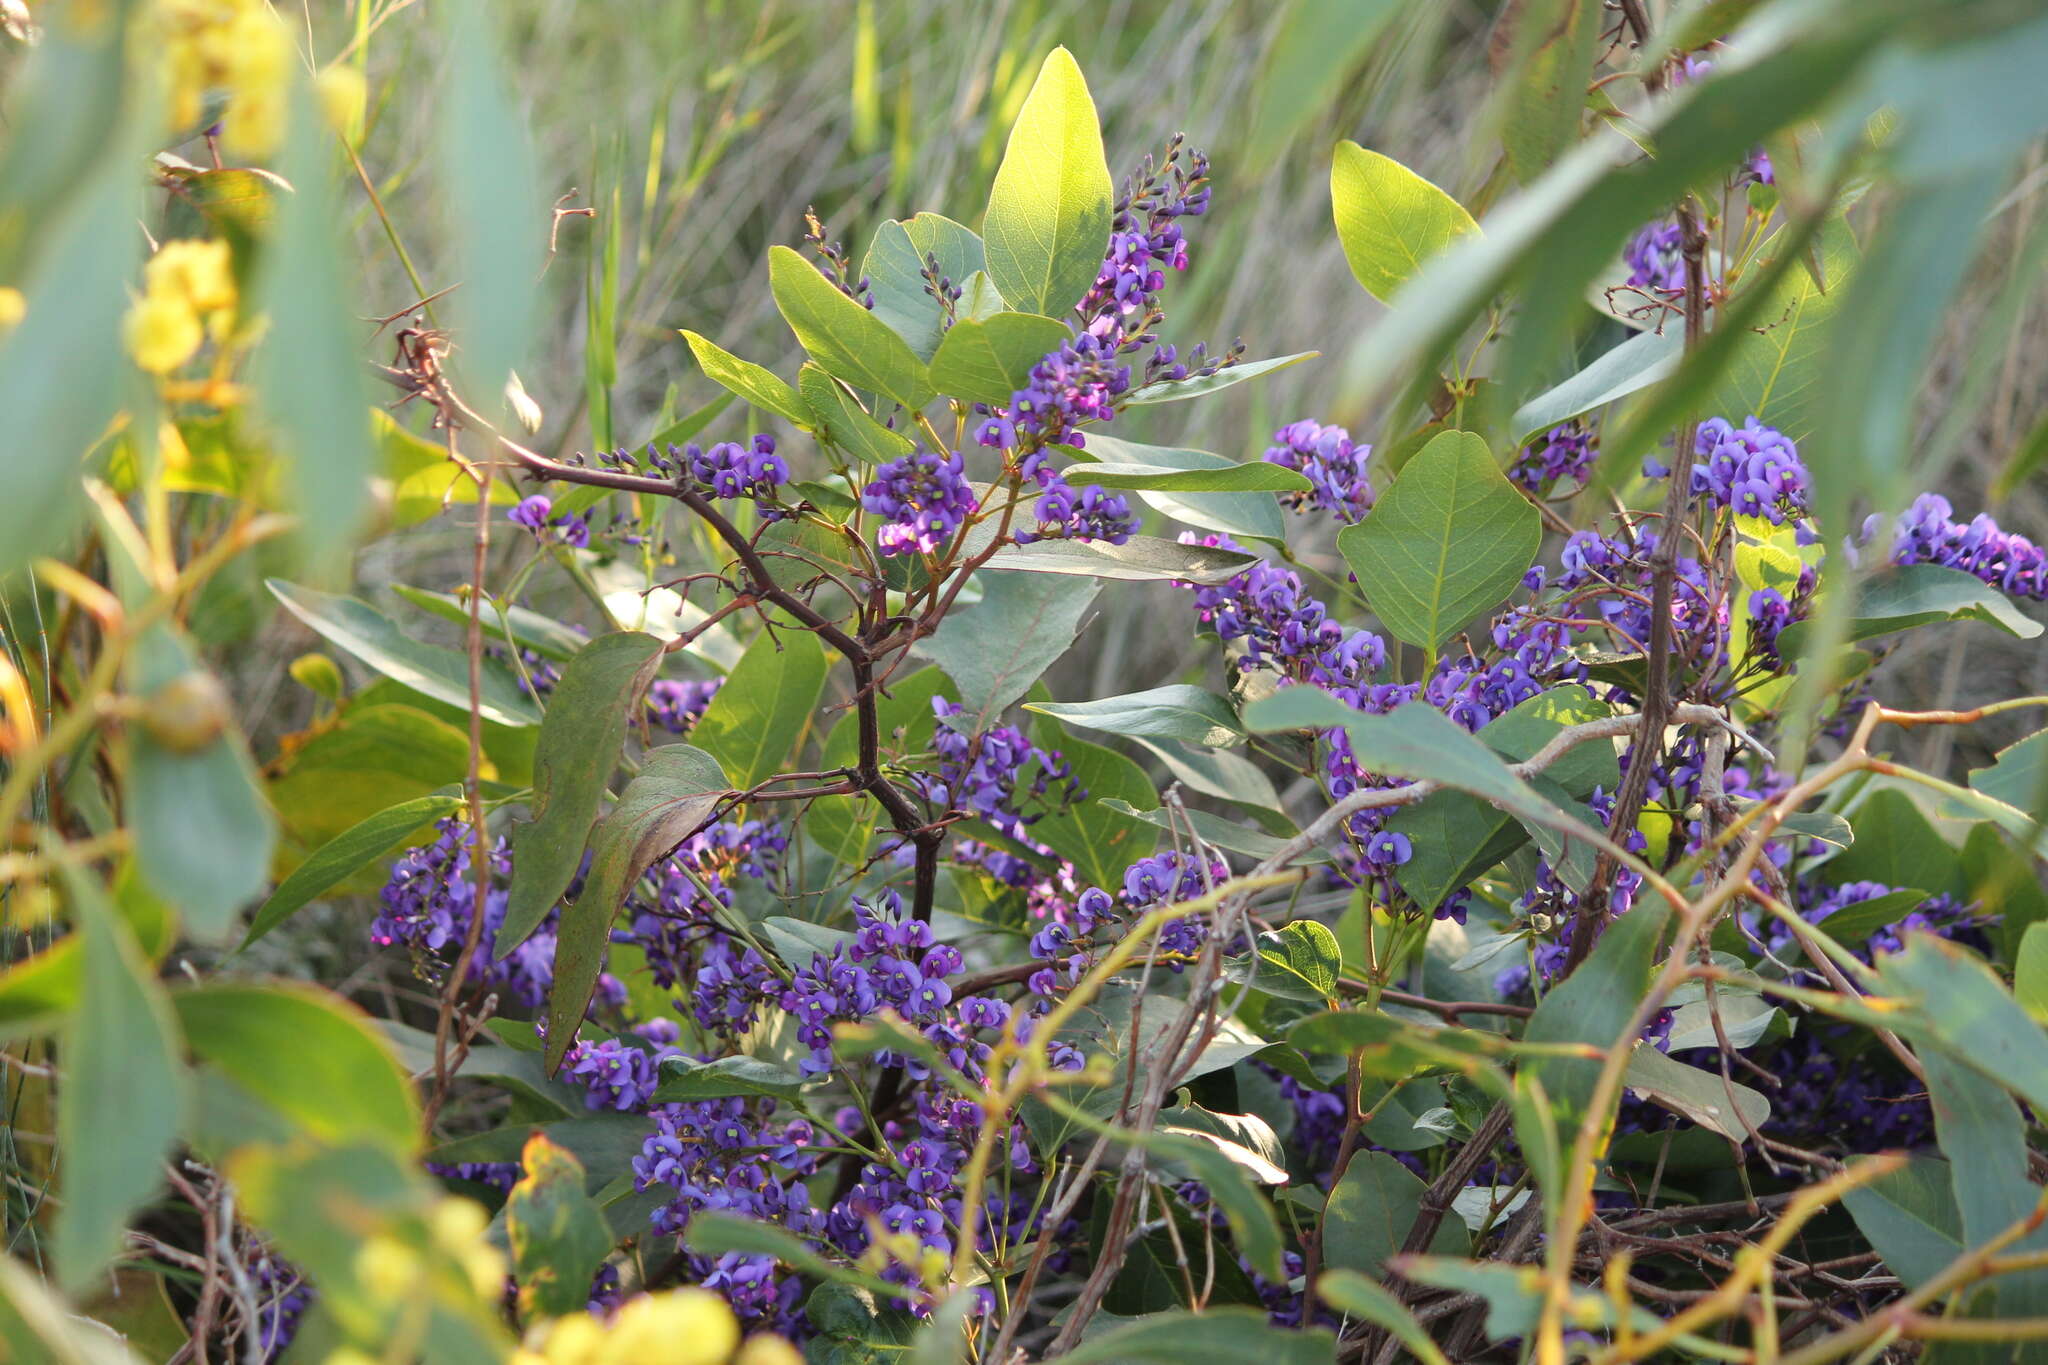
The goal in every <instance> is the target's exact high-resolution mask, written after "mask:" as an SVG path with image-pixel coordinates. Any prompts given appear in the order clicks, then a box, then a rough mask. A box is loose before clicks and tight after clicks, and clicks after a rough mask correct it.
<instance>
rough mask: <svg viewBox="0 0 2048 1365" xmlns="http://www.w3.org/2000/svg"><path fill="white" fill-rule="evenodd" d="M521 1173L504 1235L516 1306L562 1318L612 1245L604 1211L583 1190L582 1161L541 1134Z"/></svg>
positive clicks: (583, 1297)
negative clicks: (516, 1293) (515, 1286)
mask: <svg viewBox="0 0 2048 1365" xmlns="http://www.w3.org/2000/svg"><path fill="white" fill-rule="evenodd" d="M519 1165H520V1169H521V1172H522V1175H521V1178H520V1181H519V1183H518V1184H516V1185H514V1186H513V1187H512V1192H511V1194H510V1195H508V1196H507V1197H506V1199H505V1239H506V1241H507V1242H508V1243H509V1244H510V1245H511V1248H512V1272H513V1275H514V1277H515V1278H516V1279H517V1280H518V1282H519V1307H520V1311H521V1312H524V1313H528V1314H539V1315H541V1316H544V1317H551V1318H552V1317H560V1316H561V1315H562V1314H564V1313H574V1312H578V1311H580V1310H581V1309H582V1308H583V1306H584V1303H585V1302H586V1301H587V1300H588V1299H589V1297H590V1277H591V1276H592V1275H595V1274H596V1273H597V1267H598V1263H599V1262H601V1261H603V1260H604V1258H605V1256H606V1254H607V1253H608V1252H610V1251H611V1249H612V1234H611V1229H610V1228H609V1227H607V1226H606V1225H605V1221H604V1211H603V1210H602V1209H600V1208H598V1206H597V1202H596V1201H595V1200H593V1199H592V1198H591V1197H590V1196H589V1195H588V1194H586V1193H585V1192H584V1188H583V1186H584V1175H583V1163H582V1162H580V1161H578V1160H577V1159H576V1156H575V1154H574V1153H573V1152H569V1151H567V1150H565V1149H563V1148H561V1147H557V1146H556V1145H555V1144H554V1143H552V1142H549V1141H548V1140H547V1137H546V1136H545V1135H543V1134H541V1133H535V1134H534V1135H533V1136H532V1137H531V1138H529V1139H528V1140H527V1143H526V1149H525V1150H524V1151H522V1152H521V1153H520V1154H519Z"/></svg>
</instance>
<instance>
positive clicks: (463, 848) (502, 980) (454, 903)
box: [370, 816, 625, 1008]
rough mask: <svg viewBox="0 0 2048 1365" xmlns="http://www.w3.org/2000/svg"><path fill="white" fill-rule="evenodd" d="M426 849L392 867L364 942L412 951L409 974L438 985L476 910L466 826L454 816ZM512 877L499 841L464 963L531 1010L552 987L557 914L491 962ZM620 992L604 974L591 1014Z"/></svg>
mask: <svg viewBox="0 0 2048 1365" xmlns="http://www.w3.org/2000/svg"><path fill="white" fill-rule="evenodd" d="M435 831H436V833H435V837H434V839H433V841H432V842H430V843H426V844H421V845H419V846H418V847H415V848H411V849H408V850H406V852H405V853H404V854H403V855H401V856H400V857H399V859H398V860H397V861H396V862H395V863H393V864H392V865H391V875H390V879H389V880H388V881H386V882H385V884H384V889H383V890H382V891H381V892H380V893H379V900H380V903H381V909H380V910H379V911H378V914H377V918H376V919H375V921H373V922H372V923H371V925H370V941H371V942H373V943H375V944H377V945H378V946H379V947H392V946H394V945H399V944H402V945H404V946H405V947H407V948H409V949H411V950H412V953H413V960H414V965H415V970H417V971H418V972H419V973H420V974H421V975H422V976H424V977H426V978H427V979H428V980H432V981H438V980H440V979H441V976H442V974H443V973H445V972H446V970H447V969H448V967H449V965H450V959H452V958H453V957H454V956H455V955H456V954H458V953H460V952H461V950H462V944H463V942H464V940H465V939H466V938H467V936H468V934H469V931H470V921H471V917H472V915H473V912H474V907H475V904H476V883H475V880H474V879H473V878H472V877H471V876H470V868H469V840H470V833H469V825H468V824H467V823H466V822H464V821H462V820H459V819H456V818H454V817H452V816H451V817H449V818H447V819H444V820H441V821H440V822H438V823H437V824H436V825H435ZM511 876H512V854H511V850H510V849H509V848H508V847H507V846H506V844H505V841H504V840H502V839H500V840H498V841H497V842H496V843H495V844H494V845H493V846H492V849H491V876H490V887H489V894H488V895H487V897H486V899H485V901H484V917H483V926H482V928H481V930H480V931H479V932H478V934H477V944H476V951H475V952H474V953H473V954H472V955H471V956H470V962H469V980H471V981H473V982H475V983H477V984H478V985H481V986H486V987H489V988H490V989H492V990H496V991H499V992H501V993H502V994H504V995H505V996H507V997H508V998H510V999H512V1000H515V1001H517V1002H518V1003H520V1004H522V1005H525V1006H528V1007H535V1006H538V1005H540V1004H542V1003H543V1002H545V1001H546V999H547V995H548V988H549V987H550V986H551V985H553V983H554V959H555V926H556V923H557V920H558V918H559V915H560V912H559V911H556V910H550V911H549V912H548V915H547V918H546V919H544V920H542V921H541V923H540V927H539V928H537V929H535V930H534V931H533V933H532V934H531V935H529V936H528V937H527V939H526V941H525V942H523V943H521V944H520V945H519V946H518V947H516V948H514V949H513V950H512V951H511V952H510V953H509V954H507V955H506V957H505V959H504V961H502V962H499V961H493V958H494V956H495V951H496V942H497V934H498V928H499V926H500V925H502V924H503V923H504V922H505V902H506V897H507V895H508V887H509V885H510V881H511ZM624 1000H625V988H624V987H623V986H621V985H620V984H619V982H618V981H617V980H616V979H615V978H613V977H611V976H609V975H607V976H604V977H602V978H600V980H599V984H598V989H597V996H596V998H595V1000H594V1001H593V1005H592V1008H598V1007H615V1006H617V1005H619V1004H620V1003H622V1002H623V1001H624Z"/></svg>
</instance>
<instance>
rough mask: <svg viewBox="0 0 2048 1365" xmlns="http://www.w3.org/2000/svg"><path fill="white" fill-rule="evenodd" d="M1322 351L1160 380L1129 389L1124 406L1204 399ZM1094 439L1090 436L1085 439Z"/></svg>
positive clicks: (1305, 352)
mask: <svg viewBox="0 0 2048 1365" xmlns="http://www.w3.org/2000/svg"><path fill="white" fill-rule="evenodd" d="M1321 354H1322V352H1321V351H1296V352H1295V353H1294V354H1293V355H1280V356H1273V357H1272V358H1270V359H1267V360H1240V361H1238V362H1237V363H1236V364H1235V365H1226V366H1224V367H1223V368H1222V369H1220V370H1218V371H1216V373H1214V374H1202V375H1189V376H1188V377H1187V378H1186V379H1162V380H1160V381H1158V382H1157V383H1154V384H1147V385H1145V386H1144V387H1143V388H1138V389H1132V390H1131V392H1130V395H1129V396H1128V397H1127V398H1125V399H1124V406H1125V407H1130V408H1142V407H1149V406H1150V405H1151V404H1153V403H1178V402H1180V401H1181V400H1182V399H1184V398H1206V397H1208V396H1209V395H1210V394H1212V393H1215V392H1217V391H1218V390H1219V389H1227V388H1229V387H1230V386H1231V385H1233V384H1242V383H1244V381H1245V380H1247V379H1257V378H1259V377H1260V376H1262V375H1268V374H1271V373H1273V371H1275V370H1284V369H1286V368H1287V367H1288V366H1289V365H1298V364H1300V363H1301V362H1302V361H1304V360H1314V359H1315V358H1316V357H1317V356H1319V355H1321ZM1088 439H1089V440H1091V441H1092V440H1094V439H1095V438H1094V437H1093V436H1091V437H1089V438H1088Z"/></svg>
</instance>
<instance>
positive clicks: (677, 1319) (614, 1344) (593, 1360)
mask: <svg viewBox="0 0 2048 1365" xmlns="http://www.w3.org/2000/svg"><path fill="white" fill-rule="evenodd" d="M756 1340H760V1341H776V1340H779V1338H756ZM739 1344H740V1324H739V1319H738V1318H736V1317H734V1316H733V1312H732V1308H731V1306H730V1305H728V1304H727V1303H726V1301H725V1300H724V1299H722V1298H720V1297H719V1296H718V1295H716V1294H714V1293H712V1292H711V1291H709V1290H707V1289H670V1290H666V1291H664V1292H662V1293H659V1294H647V1295H643V1296H641V1297H640V1298H636V1299H631V1300H629V1301H628V1302H627V1303H626V1304H625V1306H624V1307H622V1308H620V1309H619V1312H618V1316H616V1317H615V1318H613V1319H612V1321H611V1324H610V1325H609V1326H607V1325H605V1324H604V1323H602V1322H600V1321H598V1320H597V1319H596V1318H593V1317H591V1316H590V1315H589V1314H588V1313H576V1314H573V1315H571V1316H569V1317H565V1318H560V1319H558V1320H556V1322H555V1323H554V1324H553V1325H552V1326H550V1327H549V1328H548V1333H547V1338H546V1340H545V1341H543V1342H542V1343H541V1345H540V1349H539V1351H538V1352H533V1351H527V1352H524V1353H522V1354H523V1356H524V1357H526V1358H527V1359H531V1360H533V1361H535V1362H540V1361H545V1362H546V1365H727V1362H728V1361H730V1360H732V1355H733V1352H734V1351H735V1350H737V1349H738V1348H739ZM783 1345H784V1346H785V1347H786V1346H787V1343H783ZM748 1346H749V1349H750V1350H753V1349H756V1348H754V1345H753V1343H752V1342H749V1343H748ZM762 1349H767V1348H762ZM742 1358H743V1359H744V1360H747V1361H748V1362H749V1365H782V1363H783V1361H785V1360H787V1359H789V1357H787V1356H775V1355H756V1356H745V1355H743V1357H742ZM522 1365H523V1362H522Z"/></svg>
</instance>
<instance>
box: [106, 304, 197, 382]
mask: <svg viewBox="0 0 2048 1365" xmlns="http://www.w3.org/2000/svg"><path fill="white" fill-rule="evenodd" d="M122 339H123V340H124V341H125V342H126V343H127V346H128V354H129V355H131V356H133V357H134V358H135V363H136V364H137V365H140V366H141V367H142V368H143V369H145V370H147V371H149V372H150V373H151V374H169V373H170V372H171V371H172V370H175V369H177V368H178V367H179V366H180V365H182V364H184V363H185V362H186V361H188V360H190V359H191V358H192V357H193V355H194V354H195V353H196V352H197V351H198V350H199V343H201V342H202V341H204V340H206V329H205V328H204V327H202V326H200V324H199V314H198V312H197V311H195V310H194V309H193V307H192V303H191V301H190V300H189V299H186V298H183V297H181V296H179V295H175V294H150V295H146V296H145V297H144V298H143V299H142V300H141V301H140V302H138V303H137V304H136V305H135V306H134V307H133V308H131V309H129V310H128V318H127V321H126V322H125V323H124V324H123V327H122Z"/></svg>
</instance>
